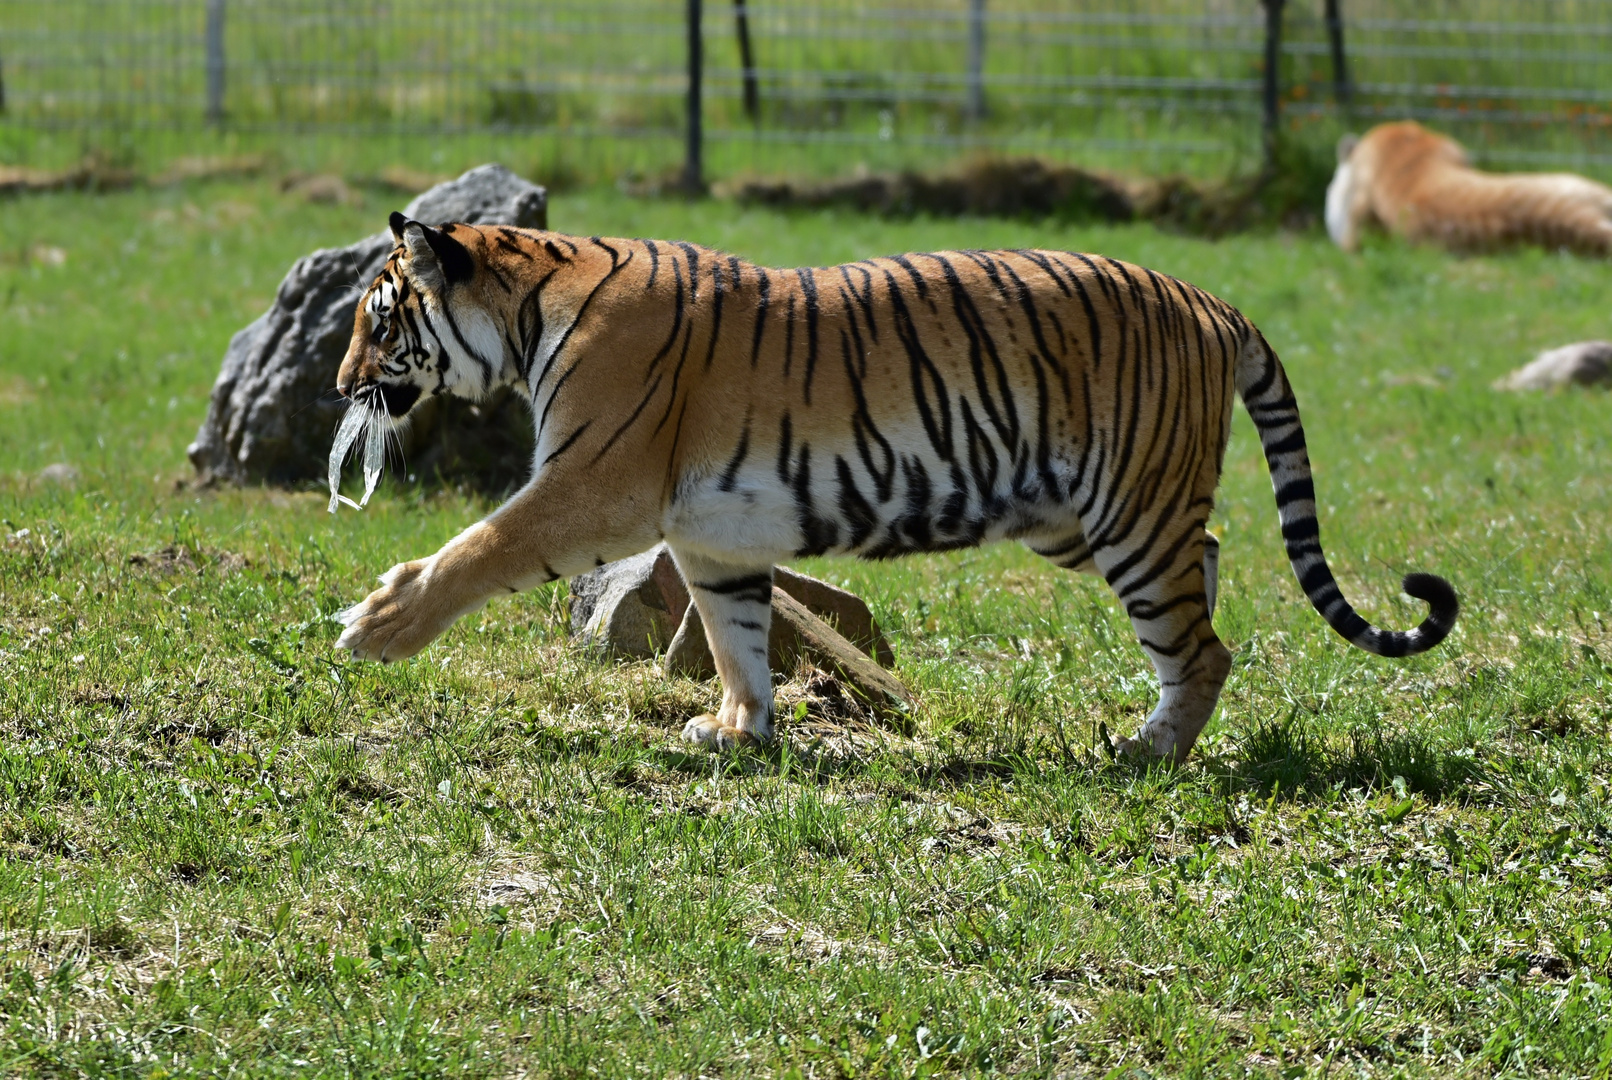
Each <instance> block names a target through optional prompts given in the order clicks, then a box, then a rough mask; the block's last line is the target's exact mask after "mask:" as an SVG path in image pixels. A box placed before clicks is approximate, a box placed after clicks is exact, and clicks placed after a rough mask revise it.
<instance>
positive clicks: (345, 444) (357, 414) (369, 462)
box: [327, 394, 386, 514]
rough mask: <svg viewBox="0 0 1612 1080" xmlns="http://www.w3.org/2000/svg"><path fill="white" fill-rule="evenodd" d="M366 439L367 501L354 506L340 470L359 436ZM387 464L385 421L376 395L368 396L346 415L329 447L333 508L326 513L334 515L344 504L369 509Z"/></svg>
mask: <svg viewBox="0 0 1612 1080" xmlns="http://www.w3.org/2000/svg"><path fill="white" fill-rule="evenodd" d="M366 429H367V438H365V439H364V497H363V498H362V499H360V500H359V501H358V502H353V500H351V499H349V498H348V497H347V496H345V495H343V494H342V493H341V466H342V463H343V462H344V461H346V459H347V452H348V451H349V450H351V449H352V448H353V446H354V445H355V444H357V442H358V438H359V436H360V435H365V434H366ZM385 462H386V421H385V419H384V418H383V417H382V416H381V413H380V410H379V409H378V408H377V402H376V400H375V395H373V394H369V395H365V396H364V397H363V398H362V399H360V400H355V401H354V402H353V404H352V406H351V407H350V408H349V409H348V410H347V415H346V416H344V417H342V418H341V426H340V427H338V428H337V429H336V440H335V442H334V443H332V444H331V447H330V462H329V468H328V470H327V480H328V482H329V484H330V505H329V506H328V507H327V509H328V510H329V511H330V512H331V513H332V514H334V513H335V512H336V507H337V506H339V505H341V504H343V503H345V504H346V505H348V506H350V507H352V508H353V509H354V510H362V509H363V508H364V507H365V506H367V505H369V497H370V496H371V495H373V494H375V485H377V484H379V483H380V481H381V467H382V466H383V465H384V464H385Z"/></svg>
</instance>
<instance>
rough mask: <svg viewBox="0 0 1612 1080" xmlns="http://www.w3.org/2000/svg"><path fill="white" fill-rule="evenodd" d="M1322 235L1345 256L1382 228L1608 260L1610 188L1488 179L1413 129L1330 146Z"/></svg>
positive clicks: (1453, 149)
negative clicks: (1333, 159) (1334, 159)
mask: <svg viewBox="0 0 1612 1080" xmlns="http://www.w3.org/2000/svg"><path fill="white" fill-rule="evenodd" d="M1326 224H1327V233H1328V234H1329V235H1330V236H1331V237H1332V240H1333V242H1334V243H1335V244H1337V245H1338V246H1339V247H1341V248H1343V249H1344V250H1345V251H1356V250H1358V249H1359V247H1360V238H1361V235H1362V233H1363V232H1364V231H1365V230H1366V229H1368V228H1380V229H1383V230H1386V231H1387V232H1389V233H1392V234H1394V235H1396V236H1402V237H1404V238H1405V239H1407V240H1410V241H1412V242H1414V243H1429V244H1436V245H1438V246H1441V247H1444V248H1447V249H1449V250H1451V251H1455V252H1479V251H1490V250H1495V249H1499V248H1504V247H1510V246H1515V245H1517V244H1539V245H1542V246H1544V247H1547V248H1566V249H1568V250H1571V251H1577V252H1579V253H1581V254H1586V255H1603V256H1604V255H1612V188H1609V187H1607V186H1606V185H1605V184H1600V183H1597V182H1595V181H1594V180H1590V179H1587V178H1585V177H1582V176H1577V175H1575V174H1573V173H1486V172H1480V171H1479V170H1477V169H1474V168H1472V166H1471V164H1470V163H1469V162H1468V159H1467V154H1466V151H1465V150H1463V149H1462V148H1461V145H1460V144H1459V143H1457V142H1456V141H1455V140H1454V139H1450V138H1447V137H1445V136H1443V135H1439V134H1437V133H1435V132H1432V131H1429V130H1427V129H1426V128H1424V127H1422V125H1420V124H1417V123H1415V122H1413V121H1409V120H1404V121H1397V122H1395V123H1390V124H1379V125H1377V126H1376V127H1374V128H1372V129H1371V130H1370V131H1368V132H1366V134H1365V135H1364V136H1362V137H1358V138H1357V137H1356V136H1353V135H1345V136H1344V137H1343V138H1342V139H1340V140H1339V141H1338V168H1337V171H1336V172H1335V173H1334V174H1333V177H1332V183H1331V184H1329V185H1328V186H1327V199H1326Z"/></svg>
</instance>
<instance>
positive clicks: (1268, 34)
mask: <svg viewBox="0 0 1612 1080" xmlns="http://www.w3.org/2000/svg"><path fill="white" fill-rule="evenodd" d="M1260 3H1262V4H1264V5H1265V115H1264V136H1265V167H1266V168H1267V169H1269V168H1271V167H1273V166H1274V165H1275V164H1276V139H1277V134H1278V132H1277V125H1278V124H1280V123H1281V119H1282V98H1281V90H1282V84H1281V78H1282V72H1281V66H1282V8H1283V7H1284V6H1285V5H1286V3H1287V0H1260Z"/></svg>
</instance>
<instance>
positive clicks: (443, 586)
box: [336, 474, 659, 662]
mask: <svg viewBox="0 0 1612 1080" xmlns="http://www.w3.org/2000/svg"><path fill="white" fill-rule="evenodd" d="M578 490H579V488H578V486H577V485H576V484H574V483H569V482H568V481H567V478H566V477H564V476H555V475H552V474H550V475H545V476H543V477H540V478H539V479H537V480H534V481H533V482H532V483H530V484H528V485H527V486H526V487H525V488H523V489H522V490H521V491H520V492H519V493H517V494H516V495H515V496H514V497H513V498H511V499H510V501H509V502H507V503H505V504H504V505H503V506H502V507H500V508H499V509H498V510H496V511H495V512H494V513H492V514H491V515H489V516H488V517H487V518H486V519H484V520H482V521H479V522H477V523H476V524H474V525H472V526H471V527H470V528H468V529H466V530H465V531H464V532H462V533H460V534H459V535H458V536H456V537H454V538H453V539H452V540H450V541H448V543H447V544H445V545H444V546H443V547H442V549H441V550H440V551H438V552H437V553H436V554H435V555H432V556H430V557H429V558H425V559H417V560H415V561H413V562H407V563H401V564H399V565H398V566H394V567H393V568H392V569H391V570H389V571H387V572H386V573H385V574H384V575H383V576H382V577H381V587H380V588H378V589H376V590H375V591H374V592H372V593H370V594H369V595H368V596H366V597H365V598H364V599H363V600H361V601H359V602H358V603H357V604H355V605H353V606H352V607H351V608H348V609H347V610H346V611H344V612H342V613H341V615H339V616H338V618H339V619H340V620H341V621H342V622H343V623H344V624H346V627H347V629H346V630H345V631H344V632H343V633H342V635H341V637H340V638H338V639H337V640H336V648H337V649H338V650H345V651H347V652H350V653H351V654H352V655H353V657H354V658H355V659H358V660H379V661H382V662H387V661H392V660H402V659H405V658H407V657H410V656H413V655H414V654H415V653H418V652H419V651H420V650H421V649H424V648H425V647H426V646H427V645H429V644H431V642H432V641H433V640H435V639H436V638H437V636H438V635H440V634H441V633H442V632H443V631H445V630H447V629H448V627H450V626H452V625H453V624H454V622H455V621H456V620H457V619H459V618H460V617H461V616H464V615H467V614H469V613H470V612H472V611H477V610H480V609H481V608H482V607H483V606H484V605H485V604H486V603H487V601H488V600H490V599H492V598H493V597H495V596H502V595H507V594H510V593H516V592H520V591H522V590H524V589H530V588H533V587H535V586H538V585H542V584H544V583H546V582H550V581H553V580H555V579H556V578H561V577H570V576H572V575H573V574H578V573H581V572H582V571H583V570H586V569H588V568H590V567H592V566H595V565H597V564H600V563H604V562H609V561H611V560H614V559H619V558H622V557H624V556H627V555H632V554H635V553H637V552H639V551H643V550H645V549H647V548H649V547H651V546H653V545H654V543H655V541H656V539H658V535H659V534H658V533H657V531H656V529H655V525H654V515H653V510H654V505H655V504H654V502H653V501H652V500H653V495H652V494H643V493H639V492H631V493H629V494H628V495H627V496H625V497H618V498H615V499H605V498H599V499H593V500H586V501H585V500H581V499H579V498H578V497H577V491H578ZM559 508H564V509H559Z"/></svg>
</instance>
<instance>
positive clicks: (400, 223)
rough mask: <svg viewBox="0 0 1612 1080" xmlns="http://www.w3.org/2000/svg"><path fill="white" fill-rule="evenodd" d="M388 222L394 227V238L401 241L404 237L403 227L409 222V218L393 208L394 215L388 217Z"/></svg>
mask: <svg viewBox="0 0 1612 1080" xmlns="http://www.w3.org/2000/svg"><path fill="white" fill-rule="evenodd" d="M386 223H387V224H388V225H390V226H391V227H392V239H393V240H398V241H401V240H402V239H403V227H404V226H406V225H407V224H408V223H409V219H408V218H406V217H404V216H403V215H402V214H400V213H398V212H397V211H396V210H393V211H392V216H391V217H389V218H387V219H386Z"/></svg>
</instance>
